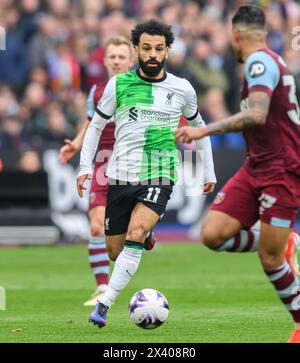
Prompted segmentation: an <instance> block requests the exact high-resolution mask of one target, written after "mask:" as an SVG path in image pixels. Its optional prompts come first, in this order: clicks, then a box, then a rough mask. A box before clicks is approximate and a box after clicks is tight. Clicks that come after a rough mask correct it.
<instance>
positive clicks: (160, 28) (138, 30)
mask: <svg viewBox="0 0 300 363" xmlns="http://www.w3.org/2000/svg"><path fill="white" fill-rule="evenodd" d="M143 33H147V34H150V35H162V36H164V37H165V39H166V45H167V47H170V46H171V44H172V43H173V41H174V35H173V32H172V30H171V26H170V25H167V24H164V23H162V22H160V21H159V20H156V19H151V20H149V21H146V22H145V23H141V24H138V25H137V26H136V27H135V28H134V29H132V31H131V41H132V44H133V45H137V46H138V45H139V42H140V37H141V35H142V34H143Z"/></svg>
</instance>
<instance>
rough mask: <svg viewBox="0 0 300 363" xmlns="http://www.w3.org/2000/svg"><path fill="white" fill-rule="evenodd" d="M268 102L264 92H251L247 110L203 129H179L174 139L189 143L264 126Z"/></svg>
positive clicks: (269, 98)
mask: <svg viewBox="0 0 300 363" xmlns="http://www.w3.org/2000/svg"><path fill="white" fill-rule="evenodd" d="M270 101H271V96H270V95H269V94H268V93H266V92H263V91H255V92H251V93H250V95H249V108H248V109H247V110H244V111H241V112H239V113H237V114H235V115H233V116H231V117H229V118H227V119H226V120H224V121H218V122H214V123H212V124H210V125H208V126H207V127H205V128H190V127H181V128H180V129H178V130H176V131H175V138H176V140H181V141H182V142H184V143H190V142H191V141H192V140H198V139H202V138H203V137H205V136H208V135H217V134H225V133H228V132H239V131H242V130H245V129H247V128H250V127H254V126H261V125H264V124H265V123H266V119H267V115H268V112H269V106H270Z"/></svg>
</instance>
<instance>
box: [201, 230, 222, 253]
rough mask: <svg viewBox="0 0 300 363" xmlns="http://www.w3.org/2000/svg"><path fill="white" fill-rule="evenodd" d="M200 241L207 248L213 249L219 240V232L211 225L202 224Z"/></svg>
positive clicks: (217, 245) (218, 243)
mask: <svg viewBox="0 0 300 363" xmlns="http://www.w3.org/2000/svg"><path fill="white" fill-rule="evenodd" d="M201 241H202V242H203V243H204V244H205V246H207V247H208V248H210V249H212V250H215V249H216V248H218V247H219V245H220V242H221V238H220V233H219V231H218V230H217V229H216V228H213V226H208V225H204V226H203V227H202V231H201Z"/></svg>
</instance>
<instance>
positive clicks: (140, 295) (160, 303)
mask: <svg viewBox="0 0 300 363" xmlns="http://www.w3.org/2000/svg"><path fill="white" fill-rule="evenodd" d="M168 316H169V303H168V300H167V299H166V298H165V297H164V295H163V294H162V293H161V292H159V291H157V290H154V289H143V290H140V291H138V292H136V293H135V294H134V295H133V297H132V299H131V300H130V303H129V317H130V319H131V320H132V321H133V322H134V323H135V324H136V325H137V326H139V327H140V328H143V329H155V328H158V327H159V326H161V325H162V324H163V323H164V322H165V321H166V320H167V319H168Z"/></svg>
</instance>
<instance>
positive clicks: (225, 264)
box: [0, 243, 293, 343]
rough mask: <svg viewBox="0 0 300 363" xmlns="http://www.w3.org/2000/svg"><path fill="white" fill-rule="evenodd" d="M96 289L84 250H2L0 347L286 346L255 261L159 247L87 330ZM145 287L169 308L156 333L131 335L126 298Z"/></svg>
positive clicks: (283, 326) (184, 246)
mask: <svg viewBox="0 0 300 363" xmlns="http://www.w3.org/2000/svg"><path fill="white" fill-rule="evenodd" d="M94 284H95V283H94V278H93V276H92V273H91V271H90V269H89V265H88V262H87V248H86V247H85V246H82V245H81V246H55V247H23V248H1V249H0V286H3V287H4V288H5V289H6V295H7V302H6V305H7V309H6V310H2V311H1V310H0V342H106V343H112V342H116V343H119V342H134V343H135V342H149V343H150V342H151V343H159V342H161V343H164V342H170V343H176V342H181V343H189V342H286V341H287V339H288V337H289V335H290V332H291V331H292V329H293V323H292V319H291V317H290V315H289V314H288V312H287V311H286V310H285V308H284V306H283V305H282V304H281V302H280V300H279V299H278V297H277V296H276V294H275V291H274V289H273V287H272V285H271V284H270V283H269V282H268V280H267V278H266V277H265V275H264V273H263V271H262V268H261V266H260V264H259V261H258V257H257V254H256V253H248V254H233V253H232V254H230V253H215V252H212V251H209V250H208V249H207V248H205V247H204V246H201V245H198V244H188V243H180V244H160V245H158V246H157V247H156V249H155V250H154V251H151V252H145V253H144V256H143V259H142V262H141V264H140V267H139V270H138V271H137V273H136V275H135V277H134V278H133V279H132V281H131V282H130V283H129V285H128V286H127V288H126V289H125V290H124V291H123V292H122V294H121V295H120V296H119V298H118V300H117V301H116V303H115V304H114V305H113V306H112V308H111V310H110V312H109V314H108V319H107V326H106V327H105V328H104V329H102V330H99V329H98V328H97V327H95V326H93V325H91V324H88V315H89V313H90V310H91V309H90V308H87V307H84V306H83V302H84V301H85V300H86V299H87V298H88V297H89V296H90V294H91V293H92V292H93V290H94V288H95V285H94ZM147 287H148V288H155V289H158V290H160V291H161V292H162V293H163V294H164V295H165V296H166V297H167V299H168V301H169V304H170V315H169V319H168V321H167V322H166V323H165V324H164V325H162V326H161V327H159V328H158V329H155V330H143V329H140V328H138V327H136V326H135V325H134V324H133V323H132V322H131V321H130V320H129V317H128V313H127V310H128V302H129V300H130V298H131V296H132V295H133V294H134V293H135V292H136V291H137V290H140V289H142V288H147ZM16 329H17V331H16ZM18 329H21V330H19V331H18Z"/></svg>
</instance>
